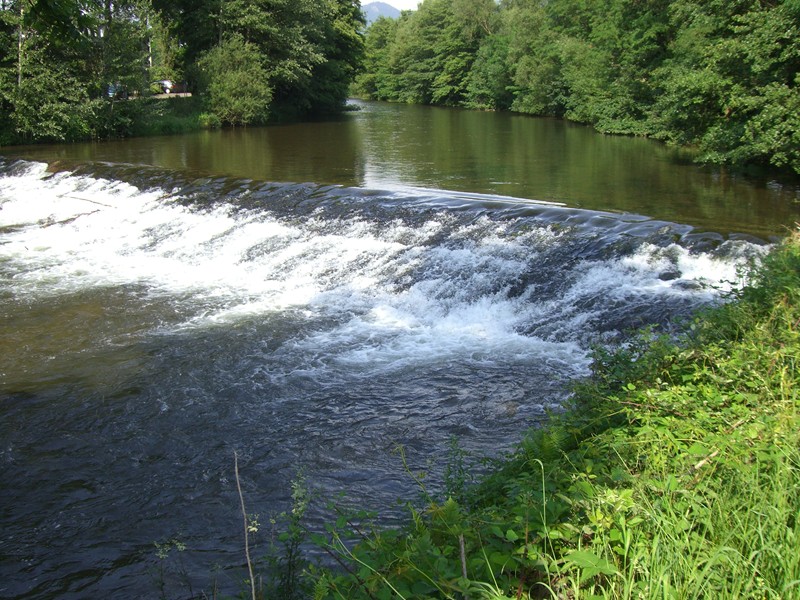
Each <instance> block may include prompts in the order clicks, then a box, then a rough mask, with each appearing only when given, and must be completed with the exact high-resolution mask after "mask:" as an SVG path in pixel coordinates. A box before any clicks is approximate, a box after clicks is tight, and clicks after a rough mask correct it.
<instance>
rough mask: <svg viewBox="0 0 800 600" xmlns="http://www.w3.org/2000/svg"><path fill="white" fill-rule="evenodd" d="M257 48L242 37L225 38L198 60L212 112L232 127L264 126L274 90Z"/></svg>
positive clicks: (233, 35)
mask: <svg viewBox="0 0 800 600" xmlns="http://www.w3.org/2000/svg"><path fill="white" fill-rule="evenodd" d="M261 61H262V57H261V54H260V53H259V51H258V48H257V47H256V46H255V45H254V44H253V43H251V42H248V41H246V40H245V39H244V37H242V36H241V35H239V34H232V35H230V36H228V37H226V38H225V39H224V40H223V41H222V43H221V44H219V45H218V46H215V47H214V48H212V49H211V50H209V51H208V52H207V53H206V54H204V55H203V57H202V58H201V59H200V61H199V66H200V69H201V72H202V73H203V74H204V76H205V77H206V90H207V93H208V97H209V105H210V108H211V110H212V111H213V112H214V113H215V114H216V115H217V117H218V118H219V119H220V121H221V122H223V123H227V124H229V125H248V124H250V123H264V122H266V120H267V116H268V115H269V105H270V102H271V100H272V90H271V88H270V87H269V85H268V84H267V80H268V77H267V72H266V70H265V69H264V67H263V65H262V62H261Z"/></svg>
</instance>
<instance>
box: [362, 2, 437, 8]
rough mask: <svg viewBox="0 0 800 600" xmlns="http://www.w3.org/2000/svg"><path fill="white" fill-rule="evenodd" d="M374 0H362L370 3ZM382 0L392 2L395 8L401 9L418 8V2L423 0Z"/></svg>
mask: <svg viewBox="0 0 800 600" xmlns="http://www.w3.org/2000/svg"><path fill="white" fill-rule="evenodd" d="M373 1H374V0H361V4H369V3H370V2H373ZM380 1H381V2H385V3H386V4H391V5H392V6H394V7H395V8H397V9H399V10H417V4H419V3H420V2H422V0H380Z"/></svg>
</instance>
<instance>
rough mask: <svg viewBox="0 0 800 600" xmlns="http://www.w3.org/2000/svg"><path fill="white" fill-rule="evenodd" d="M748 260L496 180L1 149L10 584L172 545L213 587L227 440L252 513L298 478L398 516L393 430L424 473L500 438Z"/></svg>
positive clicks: (721, 290)
mask: <svg viewBox="0 0 800 600" xmlns="http://www.w3.org/2000/svg"><path fill="white" fill-rule="evenodd" d="M764 251H765V245H764V244H763V243H761V242H759V241H758V240H756V239H754V238H749V237H745V236H723V235H719V234H715V233H698V232H696V231H695V230H694V229H693V228H692V227H689V226H686V225H680V224H676V223H669V222H665V221H656V220H652V219H648V218H646V217H644V216H637V215H627V214H616V213H610V212H608V213H606V212H601V211H588V210H580V209H576V208H569V207H567V206H562V205H558V204H556V203H547V202H534V201H529V200H521V199H515V198H509V197H501V196H493V195H483V194H466V193H461V192H448V191H444V190H432V189H419V188H410V187H407V188H397V189H392V190H368V189H361V188H351V187H339V186H320V185H313V184H277V183H267V182H260V181H254V180H245V179H237V178H224V177H222V178H208V177H195V176H193V175H190V174H187V173H185V172H177V171H170V170H165V169H154V168H146V167H138V166H130V165H108V164H86V165H62V166H61V167H59V168H49V167H48V165H46V164H44V163H32V162H22V161H19V162H8V161H6V162H2V163H0V298H1V299H2V308H0V357H1V358H0V402H2V414H3V419H2V425H0V442H1V443H2V444H1V445H0V469H2V479H3V482H4V485H5V491H4V500H3V540H2V554H3V556H4V558H3V567H2V570H3V579H4V583H0V595H3V596H8V597H17V596H23V595H25V596H26V597H35V598H48V597H58V598H83V597H88V596H92V597H103V596H107V597H111V596H113V597H115V598H136V597H141V596H142V590H148V589H153V588H152V587H151V586H152V579H151V577H150V575H149V573H151V572H152V569H153V568H154V567H156V566H157V560H156V558H155V550H154V546H153V543H154V542H163V541H166V540H169V539H180V541H181V542H182V543H184V544H186V546H187V548H189V549H191V550H193V551H194V553H193V554H191V558H188V559H187V560H188V561H189V563H188V564H189V567H188V568H189V571H190V576H191V577H192V578H193V579H194V580H195V581H197V582H198V585H199V586H201V587H202V585H203V582H204V581H206V582H207V581H208V578H209V577H210V575H209V572H210V566H209V565H211V564H219V565H222V567H223V569H228V568H233V567H238V566H240V565H241V564H242V555H241V539H240V538H241V534H240V530H239V527H240V521H239V515H238V512H237V510H238V509H237V507H238V498H237V496H236V489H235V483H234V481H233V462H232V461H233V452H234V450H235V451H237V452H238V454H239V456H240V469H241V471H242V475H243V485H244V490H245V494H246V496H247V504H248V506H249V507H251V508H252V510H253V512H258V513H259V514H261V515H262V521H266V520H267V515H269V514H271V513H275V512H277V511H279V510H283V509H285V508H286V507H287V502H288V499H289V495H290V489H291V487H290V482H291V480H292V479H293V478H294V477H295V476H296V475H297V473H298V472H300V471H302V473H303V474H304V476H305V477H306V479H307V480H308V481H309V483H310V485H311V486H312V488H314V489H316V490H318V491H320V492H321V493H322V494H324V495H333V494H336V493H338V492H343V493H344V499H343V501H344V502H347V501H348V499H351V500H352V499H357V500H358V501H359V502H360V503H361V504H362V505H365V506H366V507H368V508H371V509H375V510H377V511H379V512H380V513H381V514H382V515H384V517H385V518H386V519H387V521H388V520H391V519H393V518H395V517H397V516H398V514H399V513H400V512H402V511H401V509H398V508H397V506H396V505H395V503H394V501H395V499H396V498H397V497H406V498H409V497H413V496H414V494H415V490H414V485H413V482H411V481H410V480H409V478H408V477H407V476H406V475H405V474H404V473H403V468H402V465H401V463H400V459H399V458H398V456H397V455H396V453H394V452H393V450H394V449H395V448H396V447H397V446H398V445H401V446H403V447H404V448H405V449H406V456H407V457H408V459H409V463H410V465H411V467H412V468H413V469H414V470H427V471H429V472H430V473H431V476H430V477H431V479H430V485H431V488H432V489H433V490H435V489H436V488H437V485H438V483H437V482H438V478H439V477H440V473H441V468H442V466H443V463H444V460H445V457H446V453H447V447H448V445H449V443H450V439H451V438H452V437H453V436H456V437H457V438H458V439H459V442H460V444H461V446H462V447H463V448H465V449H466V450H468V451H471V452H475V453H476V454H480V455H488V456H497V455H498V454H500V453H502V452H504V451H506V450H508V449H510V448H511V447H512V446H513V444H514V443H515V442H516V441H517V440H518V439H519V438H520V436H521V433H522V432H523V431H524V430H525V429H526V428H528V427H532V426H536V425H537V424H540V423H542V422H543V421H544V420H546V417H547V413H548V411H551V410H558V408H559V406H560V405H561V403H562V402H563V401H564V400H565V399H566V398H567V396H568V394H569V385H570V384H571V382H573V381H575V380H576V379H577V378H580V377H583V376H586V375H587V374H588V373H589V369H590V350H591V347H592V345H593V344H618V343H624V341H625V339H626V336H627V335H628V333H629V331H630V329H631V328H634V327H640V326H645V325H651V324H652V325H661V326H663V327H665V328H667V329H668V328H669V327H670V323H671V322H672V321H673V320H674V319H676V318H678V317H681V316H687V315H689V314H691V313H692V312H693V311H694V310H696V309H697V308H699V307H702V306H705V305H709V304H713V303H717V302H720V301H721V300H722V299H723V298H724V294H725V293H726V292H728V291H730V290H732V289H735V288H736V287H737V286H739V285H741V283H742V281H741V275H740V273H741V269H742V268H743V267H744V266H745V265H746V263H747V262H748V261H749V260H752V259H755V258H757V257H758V256H760V255H762V254H763V252H764ZM65 557H66V558H65ZM33 574H35V576H34V575H33ZM145 595H146V594H145Z"/></svg>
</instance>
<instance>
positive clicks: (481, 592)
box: [282, 236, 800, 599]
mask: <svg viewBox="0 0 800 600" xmlns="http://www.w3.org/2000/svg"><path fill="white" fill-rule="evenodd" d="M798 300H800V238H798V236H794V237H792V238H791V239H789V240H788V241H787V242H786V243H785V244H784V245H783V246H782V247H781V248H779V249H777V250H776V251H774V252H773V253H772V254H771V255H770V256H769V258H768V259H767V260H766V261H765V264H764V265H763V266H762V267H760V268H759V269H758V270H757V271H756V272H755V273H754V274H753V275H752V283H751V285H750V286H749V287H748V288H747V289H746V290H744V291H742V292H741V293H740V294H739V295H738V297H737V298H736V299H735V301H734V302H731V303H729V304H727V305H725V306H724V307H721V308H717V309H714V310H711V311H708V312H706V313H704V314H701V315H698V316H697V318H696V319H695V320H694V321H693V322H692V323H690V324H687V328H686V334H685V335H684V336H683V337H682V338H681V339H678V340H675V339H667V338H664V337H659V336H656V335H654V334H650V333H643V334H642V335H641V336H640V337H639V338H638V339H637V340H636V341H635V342H634V343H632V344H631V345H630V346H629V347H628V348H626V349H625V350H622V351H620V352H617V353H614V354H610V353H607V352H603V351H598V352H597V353H596V370H595V375H594V377H593V378H592V379H591V380H590V381H587V382H584V383H583V384H581V386H580V387H579V388H578V389H577V390H576V393H575V396H574V398H573V402H572V406H571V407H570V408H569V410H568V411H567V412H566V413H565V414H563V415H561V416H557V417H555V418H554V420H553V422H552V424H551V425H550V426H549V427H548V428H546V429H544V430H539V431H532V432H530V433H529V434H528V435H527V436H526V437H525V438H524V440H523V441H522V442H521V443H520V445H519V448H518V450H517V451H516V452H515V453H514V454H513V455H512V456H510V457H508V458H507V459H506V460H504V461H502V462H500V463H499V464H498V465H496V468H495V469H494V470H493V474H492V475H491V476H489V477H488V478H486V479H485V480H484V481H482V482H481V483H480V484H479V485H477V486H474V487H465V486H464V485H463V484H464V482H465V481H467V480H468V479H469V472H468V470H467V469H466V467H465V465H464V463H463V462H462V460H461V459H462V458H463V457H462V455H460V454H459V453H457V452H456V453H454V458H453V461H452V463H451V465H450V467H449V469H448V482H447V483H448V486H447V487H448V494H447V496H448V497H446V498H440V499H433V498H430V499H428V501H427V503H426V505H425V506H424V507H423V508H421V509H416V510H415V509H412V508H410V509H409V510H410V512H411V518H410V519H409V524H408V525H407V527H405V528H404V529H402V530H389V531H381V530H379V529H370V526H369V523H368V522H360V523H359V522H357V521H358V519H357V518H356V517H355V516H352V517H349V518H346V517H344V516H343V517H342V518H340V519H339V520H338V522H337V523H335V524H331V526H330V527H329V531H328V533H327V534H326V535H325V536H316V537H315V541H316V543H317V544H319V545H321V546H322V547H323V548H324V549H325V550H326V551H327V552H328V553H329V554H330V555H331V556H334V557H335V559H336V561H337V562H338V563H339V565H340V567H341V568H340V569H338V570H336V571H315V572H313V573H310V576H311V579H313V581H314V584H315V585H314V588H313V589H312V588H310V587H309V588H307V589H306V590H305V591H304V592H303V593H304V594H308V595H309V596H310V595H311V594H312V592H313V595H314V597H317V598H346V599H354V598H380V599H384V598H386V599H388V598H459V599H460V598H472V599H478V598H493V599H500V598H551V597H552V598H715V599H717V598H784V599H785V598H800V552H798V548H800V530H799V529H798V520H800V519H799V517H800V515H799V514H798V511H799V510H800V415H799V414H798V396H797V382H798V366H799V365H798V364H797V363H798V361H800V338H799V337H798V324H800V306H799V305H798ZM309 585H310V584H309ZM282 593H283V597H301V593H300V592H298V591H296V590H292V589H284V590H283V592H282ZM295 594H297V595H296V596H295ZM306 597H308V596H306Z"/></svg>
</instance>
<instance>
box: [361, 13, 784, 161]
mask: <svg viewBox="0 0 800 600" xmlns="http://www.w3.org/2000/svg"><path fill="white" fill-rule="evenodd" d="M490 4H491V3H486V2H481V1H479V0H474V1H473V0H425V1H424V2H423V3H422V4H421V5H420V7H419V10H418V11H417V12H415V13H411V14H406V15H404V16H403V18H401V19H400V21H399V22H398V23H396V24H395V25H390V24H389V23H388V22H386V23H380V24H378V23H376V24H374V25H373V26H372V27H371V28H370V29H369V30H368V31H367V48H368V52H367V63H366V72H365V73H364V74H363V75H362V76H361V77H360V79H359V87H358V88H357V89H358V91H359V93H362V94H364V95H367V96H368V97H372V98H376V99H381V100H392V101H399V102H417V103H425V104H443V105H454V106H466V107H471V108H481V109H487V108H488V109H507V108H510V109H511V110H515V111H519V112H524V113H530V114H534V115H552V116H558V117H566V118H568V119H571V120H575V121H580V122H583V123H588V124H590V125H592V126H594V127H595V128H596V129H598V130H600V131H603V132H607V133H621V134H632V135H644V136H651V137H655V138H658V139H662V140H665V141H667V142H670V143H675V144H681V145H690V146H693V147H695V148H697V149H698V150H699V152H698V153H697V156H698V157H699V159H700V160H702V161H705V162H711V163H719V164H730V165H735V166H746V165H752V164H755V165H763V166H769V167H773V168H778V169H784V170H791V171H794V172H795V173H800V158H799V156H798V152H800V150H799V149H800V138H799V137H798V135H800V134H798V131H800V126H798V125H800V123H798V114H800V111H798V108H799V107H800V91H799V90H798V82H799V80H798V72H800V42H798V40H800V25H799V24H800V7H798V3H797V2H796V1H795V0H776V1H775V2H757V1H755V0H677V1H668V0H645V1H641V0H613V1H610V2H602V3H601V2H588V1H587V0H550V1H549V2H533V1H531V0H505V1H504V2H501V3H500V5H499V7H495V6H490Z"/></svg>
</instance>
